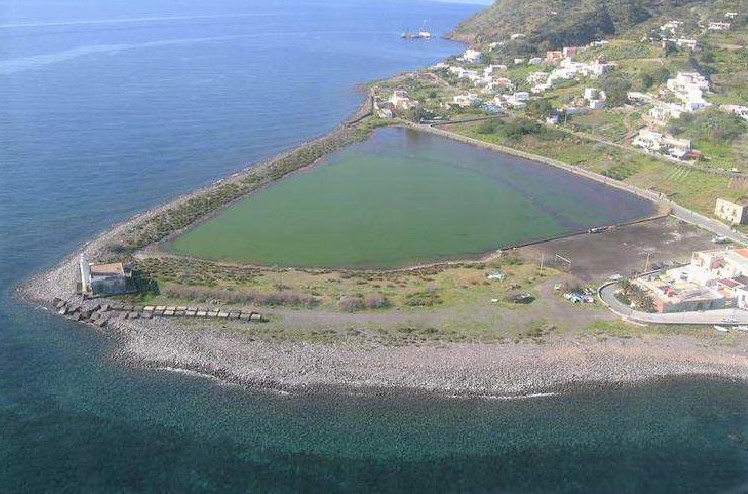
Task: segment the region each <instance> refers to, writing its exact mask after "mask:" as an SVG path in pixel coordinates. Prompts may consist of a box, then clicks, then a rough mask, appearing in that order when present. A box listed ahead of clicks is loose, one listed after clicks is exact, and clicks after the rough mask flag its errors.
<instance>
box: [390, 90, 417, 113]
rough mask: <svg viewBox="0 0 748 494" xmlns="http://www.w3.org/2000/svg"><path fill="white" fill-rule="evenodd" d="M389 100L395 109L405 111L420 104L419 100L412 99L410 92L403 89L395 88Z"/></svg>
mask: <svg viewBox="0 0 748 494" xmlns="http://www.w3.org/2000/svg"><path fill="white" fill-rule="evenodd" d="M388 101H389V103H390V104H392V107H393V108H394V109H395V111H405V110H409V109H410V108H415V107H416V106H418V101H415V100H412V99H410V97H409V96H408V92H407V91H404V90H402V89H397V90H395V91H394V92H393V93H392V97H390V99H389V100H388Z"/></svg>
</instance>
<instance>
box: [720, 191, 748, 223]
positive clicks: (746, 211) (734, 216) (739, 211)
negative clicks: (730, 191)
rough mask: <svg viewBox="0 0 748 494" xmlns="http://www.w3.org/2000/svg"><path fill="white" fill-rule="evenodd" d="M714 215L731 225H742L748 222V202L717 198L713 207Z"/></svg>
mask: <svg viewBox="0 0 748 494" xmlns="http://www.w3.org/2000/svg"><path fill="white" fill-rule="evenodd" d="M714 216H716V217H717V218H719V219H721V220H725V221H729V222H730V223H731V224H733V225H744V224H746V223H748V202H746V201H737V202H732V201H728V200H727V199H721V198H719V199H717V204H716V206H715V207H714Z"/></svg>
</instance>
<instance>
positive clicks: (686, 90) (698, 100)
mask: <svg viewBox="0 0 748 494" xmlns="http://www.w3.org/2000/svg"><path fill="white" fill-rule="evenodd" d="M667 88H668V89H669V90H670V91H672V92H673V93H674V94H675V95H676V96H677V97H678V98H679V99H680V100H681V101H683V109H684V110H685V111H687V112H692V111H696V110H700V109H702V108H706V107H708V106H711V104H710V103H708V102H707V101H706V100H705V99H704V91H709V81H707V80H706V78H705V77H704V76H703V75H701V74H699V73H698V72H678V74H677V75H676V76H675V77H674V78H672V79H668V80H667Z"/></svg>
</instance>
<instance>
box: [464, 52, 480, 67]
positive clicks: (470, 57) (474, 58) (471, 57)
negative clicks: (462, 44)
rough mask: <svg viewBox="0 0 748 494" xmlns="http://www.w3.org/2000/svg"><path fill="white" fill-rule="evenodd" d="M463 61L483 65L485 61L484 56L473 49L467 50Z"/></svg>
mask: <svg viewBox="0 0 748 494" xmlns="http://www.w3.org/2000/svg"><path fill="white" fill-rule="evenodd" d="M462 59H463V60H464V61H466V62H468V63H474V64H477V63H481V61H482V60H483V54H482V53H481V52H479V51H477V50H473V49H467V50H465V53H463V54H462Z"/></svg>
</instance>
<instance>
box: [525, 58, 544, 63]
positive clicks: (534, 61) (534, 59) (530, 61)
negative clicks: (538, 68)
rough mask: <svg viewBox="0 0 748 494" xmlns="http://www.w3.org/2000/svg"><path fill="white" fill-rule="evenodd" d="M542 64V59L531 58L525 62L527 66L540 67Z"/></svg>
mask: <svg viewBox="0 0 748 494" xmlns="http://www.w3.org/2000/svg"><path fill="white" fill-rule="evenodd" d="M542 63H543V59H542V58H540V57H533V58H531V59H530V60H528V61H527V65H540V64H542Z"/></svg>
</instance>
